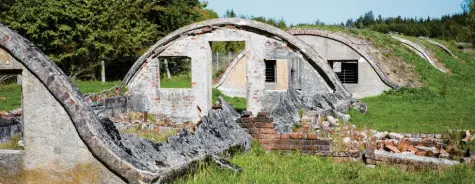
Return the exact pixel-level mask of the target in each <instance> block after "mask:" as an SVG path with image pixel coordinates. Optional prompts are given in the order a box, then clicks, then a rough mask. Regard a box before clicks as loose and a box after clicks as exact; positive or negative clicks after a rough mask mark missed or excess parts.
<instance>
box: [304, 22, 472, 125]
mask: <svg viewBox="0 0 475 184" xmlns="http://www.w3.org/2000/svg"><path fill="white" fill-rule="evenodd" d="M305 27H306V28H312V27H316V28H320V29H326V30H331V31H337V32H344V33H346V34H350V35H353V36H357V37H360V38H363V39H366V40H370V41H372V43H373V44H374V45H375V46H376V47H378V48H379V49H381V50H389V51H391V52H389V53H388V54H387V56H386V57H387V58H388V59H392V60H401V61H404V62H407V63H408V64H410V65H412V66H414V69H415V71H416V72H417V75H418V77H419V80H420V81H421V82H422V83H423V86H422V87H421V88H416V89H409V88H401V89H394V90H390V91H388V92H386V93H384V94H383V95H380V96H377V97H370V98H365V99H362V101H363V102H365V103H366V104H367V105H368V113H366V114H361V113H359V112H358V111H351V112H350V114H351V117H352V122H353V123H355V124H356V125H357V126H358V127H361V128H365V127H367V128H372V129H377V130H381V131H397V132H419V133H422V132H424V133H445V132H446V131H447V130H448V129H451V128H452V127H454V126H457V127H460V128H461V129H475V124H474V123H473V122H475V116H473V112H475V73H474V72H473V71H474V70H475V64H474V60H473V58H471V57H470V56H469V55H467V54H465V53H463V52H462V51H460V50H458V49H457V48H456V43H455V42H446V41H442V40H437V41H438V42H440V43H442V44H444V45H447V46H448V47H449V48H450V49H451V51H452V52H454V54H456V55H457V57H458V58H459V59H457V58H454V57H452V56H450V55H449V54H447V53H446V52H445V51H443V50H442V49H440V48H438V47H437V46H435V45H433V44H431V43H428V42H427V41H422V44H424V45H423V46H424V47H426V48H428V49H429V51H430V52H431V53H434V54H435V57H437V58H438V60H439V61H441V62H442V63H443V64H445V66H446V67H447V68H449V69H450V70H451V71H452V74H445V73H442V72H440V71H439V70H437V69H436V68H434V67H433V66H432V65H431V64H430V63H429V62H428V61H426V60H424V59H422V58H421V57H419V56H418V55H417V54H415V53H414V52H412V51H411V50H409V49H407V48H406V47H404V46H403V45H402V44H401V43H399V42H398V41H396V40H394V39H393V38H391V36H390V35H387V34H382V33H378V32H375V31H370V30H362V29H346V28H343V27H339V26H305ZM406 38H408V39H412V40H415V39H416V38H413V37H406Z"/></svg>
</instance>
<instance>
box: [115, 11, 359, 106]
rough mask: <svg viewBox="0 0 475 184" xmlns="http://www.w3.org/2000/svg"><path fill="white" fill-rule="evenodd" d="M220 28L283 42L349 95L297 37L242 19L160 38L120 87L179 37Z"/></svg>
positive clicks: (219, 21)
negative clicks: (244, 31) (237, 30)
mask: <svg viewBox="0 0 475 184" xmlns="http://www.w3.org/2000/svg"><path fill="white" fill-rule="evenodd" d="M220 26H234V27H236V28H238V29H241V30H246V31H249V32H255V33H257V34H262V35H267V36H275V37H278V38H280V39H282V40H283V41H285V42H287V43H288V45H289V46H291V47H294V48H296V50H298V51H300V53H301V54H302V55H303V56H304V57H306V58H308V60H309V64H311V65H312V67H313V68H315V70H317V72H318V73H319V74H320V76H321V77H322V78H323V79H324V80H325V81H326V83H327V84H328V86H330V88H332V89H333V90H335V91H338V92H341V93H343V94H344V95H345V96H348V97H349V96H351V94H350V93H349V92H348V91H347V90H346V89H345V87H343V85H342V84H341V83H340V81H339V79H338V78H337V76H336V74H335V73H334V72H333V71H332V69H331V67H330V66H329V65H328V64H327V63H326V61H325V60H324V59H323V58H322V57H321V56H320V55H319V54H318V53H317V52H316V51H315V50H314V49H312V48H311V47H310V46H309V45H307V44H306V43H304V42H303V41H301V40H300V39H298V38H295V37H294V36H292V35H291V34H289V33H287V32H285V31H283V30H281V29H279V28H276V27H273V26H270V25H268V24H264V23H260V22H257V21H252V20H246V19H237V18H230V19H213V20H207V21H203V22H199V23H195V24H192V25H189V26H185V27H182V28H180V29H178V30H176V31H174V32H173V33H171V34H169V35H167V36H166V37H164V38H162V39H161V40H160V41H158V42H157V43H155V45H153V46H152V47H151V48H150V49H149V50H148V51H147V52H146V53H145V54H143V55H142V56H141V57H140V58H139V59H138V60H137V61H136V62H135V64H134V65H133V66H132V68H131V69H130V70H129V72H128V73H127V75H126V77H125V79H124V81H123V84H125V85H127V84H129V82H130V81H131V80H132V78H134V77H135V75H136V73H137V72H138V71H139V69H140V67H141V66H142V65H143V64H144V63H145V62H146V61H147V59H148V58H150V57H154V56H157V55H158V54H160V53H161V52H163V51H164V50H165V49H166V47H167V44H168V43H171V42H173V41H174V40H176V39H177V38H179V37H180V36H182V35H195V34H203V33H206V32H210V31H212V30H213V28H215V27H220Z"/></svg>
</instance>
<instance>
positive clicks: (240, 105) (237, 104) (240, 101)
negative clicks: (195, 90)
mask: <svg viewBox="0 0 475 184" xmlns="http://www.w3.org/2000/svg"><path fill="white" fill-rule="evenodd" d="M219 96H222V97H223V98H224V100H226V102H228V103H230V104H231V105H232V106H233V107H234V109H236V111H238V112H239V111H244V110H246V108H247V101H246V99H245V98H239V97H229V96H226V95H224V94H223V93H221V91H219V90H218V89H216V88H213V94H212V99H213V103H214V102H216V101H218V97H219Z"/></svg>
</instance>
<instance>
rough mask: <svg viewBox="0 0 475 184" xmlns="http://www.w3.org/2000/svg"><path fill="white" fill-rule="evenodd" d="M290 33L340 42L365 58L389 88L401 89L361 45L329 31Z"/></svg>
mask: <svg viewBox="0 0 475 184" xmlns="http://www.w3.org/2000/svg"><path fill="white" fill-rule="evenodd" d="M288 33H290V34H292V35H311V36H318V37H323V38H327V39H331V40H334V41H337V42H340V43H342V44H344V45H346V46H348V47H349V48H351V49H352V50H353V51H355V52H356V53H358V54H359V55H360V56H361V57H363V58H364V59H365V60H366V61H367V62H368V63H369V64H370V65H371V67H372V68H373V69H374V71H375V72H376V73H377V74H378V76H379V78H380V79H381V80H382V81H383V82H384V83H385V84H386V85H388V86H390V87H392V88H399V87H400V86H399V85H397V84H395V83H394V82H392V81H391V80H389V78H388V77H387V76H386V74H385V73H384V72H383V71H382V70H381V68H380V67H379V66H378V64H377V63H376V62H375V61H374V60H373V59H372V57H371V55H370V54H369V53H367V52H366V51H365V50H364V49H362V48H361V47H362V46H361V45H362V44H361V43H356V42H354V41H352V40H350V39H348V38H346V37H344V36H342V35H339V34H337V33H332V32H329V31H324V30H319V29H290V30H289V31H288Z"/></svg>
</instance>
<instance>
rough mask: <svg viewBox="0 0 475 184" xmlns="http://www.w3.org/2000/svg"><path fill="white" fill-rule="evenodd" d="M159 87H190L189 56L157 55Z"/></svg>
mask: <svg viewBox="0 0 475 184" xmlns="http://www.w3.org/2000/svg"><path fill="white" fill-rule="evenodd" d="M158 60H159V62H160V66H159V68H160V88H191V83H192V82H191V58H190V57H186V56H173V57H172V56H170V57H159V58H158Z"/></svg>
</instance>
